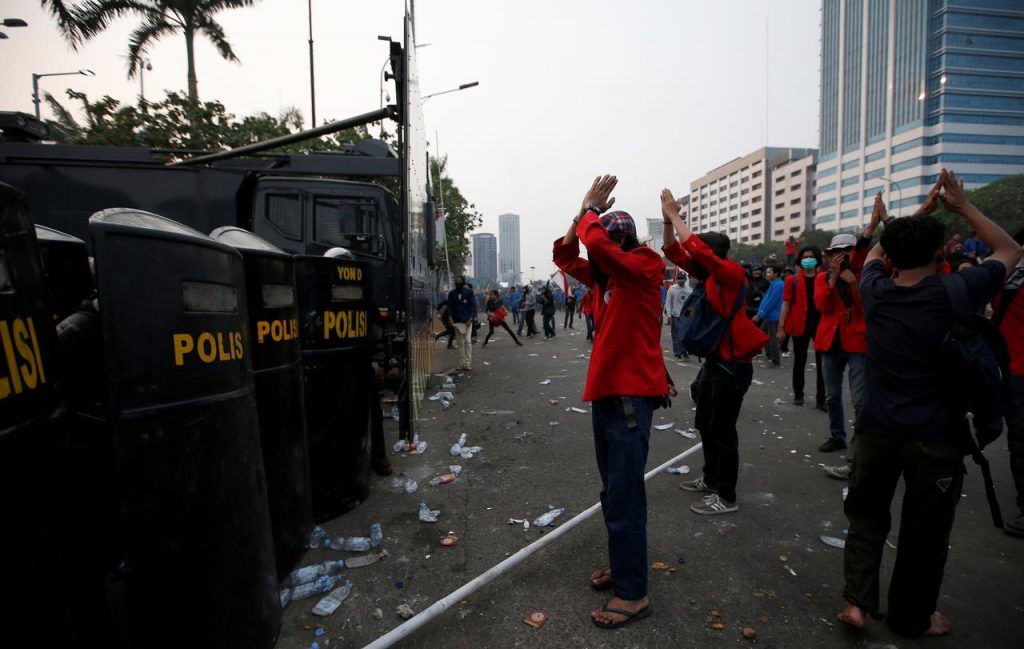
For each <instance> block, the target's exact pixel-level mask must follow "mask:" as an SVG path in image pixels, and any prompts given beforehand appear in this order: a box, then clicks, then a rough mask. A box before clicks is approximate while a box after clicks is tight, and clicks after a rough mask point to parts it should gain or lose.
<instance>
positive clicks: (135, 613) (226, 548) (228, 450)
mask: <svg viewBox="0 0 1024 649" xmlns="http://www.w3.org/2000/svg"><path fill="white" fill-rule="evenodd" d="M89 227H90V231H91V234H92V241H93V251H94V254H95V267H96V279H97V287H98V291H99V298H100V299H99V304H100V315H101V317H102V321H103V338H104V348H105V351H106V355H107V367H108V372H107V374H108V377H109V378H108V382H109V386H110V390H109V392H110V416H111V424H112V430H113V437H114V449H115V455H116V462H117V469H118V476H119V483H120V486H121V491H120V496H121V507H122V520H123V526H124V545H125V573H126V577H125V579H126V589H127V600H128V607H129V609H128V616H129V623H130V635H131V637H130V643H131V644H132V645H134V646H146V647H175V648H177V647H225V646H239V647H267V648H269V647H271V646H272V645H273V644H274V640H275V638H276V635H277V632H278V630H279V627H280V617H281V610H280V603H279V599H278V594H277V575H276V572H275V569H274V555H273V547H272V541H271V534H270V518H269V514H268V510H267V496H266V485H265V478H264V473H263V460H262V454H261V452H260V441H259V430H258V423H257V420H256V403H255V397H254V388H253V379H252V368H251V365H250V356H251V347H250V345H249V340H248V311H247V305H246V296H245V279H244V273H243V268H242V259H241V255H239V254H238V252H237V251H235V250H233V249H232V248H230V247H228V246H225V245H224V244H221V243H218V242H216V241H213V240H212V239H210V238H209V237H207V236H206V235H204V234H201V233H199V232H197V231H195V230H192V229H191V228H188V227H185V226H183V225H181V224H179V223H176V222H174V221H170V220H168V219H165V218H162V217H160V216H156V215H154V214H149V213H146V212H141V211H137V210H132V209H111V210H104V211H102V212H98V213H96V214H94V215H93V216H92V217H91V218H90V219H89Z"/></svg>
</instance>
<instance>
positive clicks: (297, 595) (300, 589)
mask: <svg viewBox="0 0 1024 649" xmlns="http://www.w3.org/2000/svg"><path fill="white" fill-rule="evenodd" d="M340 581H341V575H324V576H323V577H320V578H318V579H317V580H316V581H311V582H309V583H308V584H302V585H301V586H296V587H294V588H292V589H291V599H292V601H294V600H297V599H304V598H306V597H310V596H312V595H316V594H317V593H326V592H327V591H329V590H331V589H332V588H334V587H335V586H337V585H338V582H340Z"/></svg>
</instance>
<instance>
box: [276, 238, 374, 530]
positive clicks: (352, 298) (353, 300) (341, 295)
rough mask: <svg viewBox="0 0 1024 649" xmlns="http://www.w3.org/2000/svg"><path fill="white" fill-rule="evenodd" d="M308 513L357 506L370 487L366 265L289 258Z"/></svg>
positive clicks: (322, 514)
mask: <svg viewBox="0 0 1024 649" xmlns="http://www.w3.org/2000/svg"><path fill="white" fill-rule="evenodd" d="M295 284H296V287H297V289H298V292H299V293H298V298H299V329H300V336H301V339H302V365H303V381H304V384H305V395H306V439H307V441H308V443H309V467H310V477H311V478H312V484H313V518H314V519H315V520H317V521H323V520H327V519H329V518H333V517H335V516H338V515H339V514H342V513H344V512H346V511H348V510H350V509H352V508H353V507H355V506H356V505H358V504H359V503H360V502H361V501H362V500H363V499H364V498H365V497H366V494H367V492H368V491H369V484H370V435H369V429H370V405H371V403H372V400H373V395H374V383H373V375H372V371H371V368H370V356H371V351H372V350H371V340H370V331H369V308H370V287H371V283H370V273H369V265H367V264H365V263H363V262H358V261H354V260H347V259H334V258H330V257H314V256H308V255H297V256H296V257H295Z"/></svg>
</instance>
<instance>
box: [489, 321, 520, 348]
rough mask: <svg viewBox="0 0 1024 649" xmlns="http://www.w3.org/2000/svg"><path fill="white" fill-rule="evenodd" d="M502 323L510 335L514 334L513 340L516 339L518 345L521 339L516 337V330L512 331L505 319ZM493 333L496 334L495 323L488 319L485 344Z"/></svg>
mask: <svg viewBox="0 0 1024 649" xmlns="http://www.w3.org/2000/svg"><path fill="white" fill-rule="evenodd" d="M500 324H501V326H502V327H504V328H505V331H507V332H508V335H510V336H512V340H514V341H515V343H516V344H517V345H518V344H519V339H518V338H516V334H515V332H514V331H512V329H510V328H509V326H508V323H506V322H505V321H504V320H502V321H501V323H500ZM493 335H494V325H493V324H492V323H491V322H490V321H489V320H488V321H487V337H486V338H484V344H485V345H486V344H487V342H488V341H489V340H490V339H491V336H493Z"/></svg>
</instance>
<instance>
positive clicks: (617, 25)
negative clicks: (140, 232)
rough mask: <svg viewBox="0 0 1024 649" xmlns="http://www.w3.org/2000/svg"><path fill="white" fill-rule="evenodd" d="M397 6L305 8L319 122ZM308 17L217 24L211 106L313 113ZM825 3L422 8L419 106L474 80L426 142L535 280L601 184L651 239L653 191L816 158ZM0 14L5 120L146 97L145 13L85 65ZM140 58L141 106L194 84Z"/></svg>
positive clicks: (291, 5)
mask: <svg viewBox="0 0 1024 649" xmlns="http://www.w3.org/2000/svg"><path fill="white" fill-rule="evenodd" d="M404 4H405V2H404V0H363V1H362V2H355V1H353V0H313V20H314V25H313V39H314V43H315V54H316V81H317V88H316V91H317V117H318V120H319V121H323V120H324V119H325V118H336V119H337V118H343V117H349V116H353V115H356V114H359V113H363V112H368V111H371V110H375V109H377V108H378V107H379V105H380V95H379V87H380V86H379V79H380V72H381V66H382V65H383V63H384V61H385V59H386V58H387V51H388V50H387V44H386V43H382V42H379V41H378V40H377V35H378V34H387V35H390V36H392V37H393V38H395V39H399V40H400V39H401V36H402V11H403V7H404ZM306 6H307V3H306V1H305V0H262V2H259V3H258V4H257V6H256V7H255V8H252V9H240V10H233V11H226V12H223V13H221V14H219V16H218V20H220V22H221V24H222V25H223V26H224V29H225V32H226V34H227V37H228V40H229V41H230V42H231V43H232V45H233V46H234V49H235V53H236V54H237V55H238V58H239V59H240V60H241V64H235V63H230V62H227V61H224V60H223V59H221V58H220V57H219V56H218V55H217V53H216V51H215V50H214V49H213V47H212V46H210V45H209V44H208V43H207V42H206V41H203V40H199V41H197V42H198V47H197V71H198V72H197V74H198V77H199V93H200V96H201V97H202V98H204V99H217V100H220V101H221V102H223V103H224V104H225V105H226V106H227V109H228V110H229V112H232V113H234V114H235V115H239V116H241V115H246V114H250V113H253V112H257V111H266V112H269V113H271V114H277V113H278V112H279V111H280V110H281V109H282V108H287V107H291V106H297V107H298V108H300V109H301V110H302V111H303V114H304V115H306V116H307V119H308V115H309V58H308V56H309V54H308V44H307V40H308V23H307V13H306ZM819 7H820V3H819V2H818V1H817V0H773V1H771V2H767V1H763V2H755V1H753V0H704V1H700V2H698V1H696V0H686V1H682V0H675V1H670V0H664V1H663V0H633V1H632V2H621V1H611V0H589V1H584V0H557V1H556V0H546V1H540V0H520V1H519V2H516V3H507V2H502V3H498V2H494V1H488V0H419V1H418V2H416V21H417V40H418V42H419V43H420V44H421V45H422V44H429V45H427V46H425V47H421V48H420V49H419V51H418V56H419V70H420V78H421V92H422V93H424V94H427V93H431V92H438V91H441V90H447V89H450V88H453V87H456V86H458V85H459V84H462V83H467V82H470V81H479V82H480V85H479V86H478V87H476V88H472V89H469V90H465V91H462V92H457V93H451V94H448V95H444V96H441V97H435V98H432V99H430V100H429V101H428V102H427V103H426V104H425V106H424V112H425V116H426V124H427V131H428V133H430V134H431V138H430V139H431V140H432V145H436V144H439V145H440V150H441V153H443V154H447V155H448V156H449V167H448V168H449V172H450V174H451V176H452V177H453V179H454V180H455V182H456V183H457V184H458V185H459V187H460V189H461V190H462V192H463V194H464V195H465V196H466V197H467V198H468V199H469V200H470V201H471V202H473V203H475V204H476V206H477V209H478V210H479V211H480V212H481V213H482V214H483V216H484V224H483V227H482V228H481V229H480V230H478V231H482V232H494V233H497V231H498V215H499V214H503V213H506V212H514V213H517V214H519V215H520V216H521V217H522V218H521V223H522V251H523V259H522V268H523V271H524V272H525V273H526V274H527V275H528V274H529V268H530V266H535V267H536V273H535V274H536V276H537V277H538V278H539V277H541V275H542V273H549V272H551V271H552V270H553V268H554V266H553V264H552V263H551V242H552V240H554V238H555V237H556V236H559V235H560V234H562V233H563V232H564V231H565V228H566V227H567V225H568V223H569V220H570V219H571V218H572V216H573V215H574V214H575V212H576V211H577V210H578V209H579V205H580V201H581V200H582V198H583V194H584V193H585V190H586V189H587V187H588V186H589V184H590V182H591V181H592V180H593V177H594V176H596V175H597V174H600V173H613V174H616V175H617V176H618V177H619V179H620V181H619V188H618V190H617V191H616V194H615V195H616V197H617V200H616V203H615V206H616V208H618V209H624V210H626V211H628V212H630V213H631V214H632V215H633V216H634V218H635V219H636V220H637V223H638V229H639V231H640V235H641V236H643V235H644V234H645V232H646V225H645V222H644V219H645V218H647V217H657V216H659V200H658V194H659V192H660V190H661V188H662V187H666V186H667V187H670V188H671V189H673V191H675V192H676V194H677V195H679V194H682V193H686V192H687V191H689V183H690V181H692V180H695V179H696V178H698V177H700V176H701V175H703V174H704V173H706V172H707V171H709V170H710V169H713V168H714V167H717V166H718V165H720V164H723V163H725V162H727V161H729V160H731V159H732V158H735V157H737V156H740V155H744V154H746V153H749V152H750V151H752V150H754V149H756V148H758V147H760V146H763V145H765V144H766V143H767V144H770V145H772V146H794V147H806V146H811V147H814V146H817V139H818V135H817V133H818V118H817V115H818V80H819V72H818V70H819V67H818V56H819V51H818V49H819V46H818V38H819V33H818V32H819V18H820V16H819ZM0 17H3V18H12V17H17V18H22V19H24V20H26V21H27V22H28V23H29V26H28V27H23V28H4V29H3V31H5V32H6V33H7V35H8V36H9V38H8V39H7V40H0V61H3V64H2V65H0V98H2V100H3V101H2V103H0V107H2V109H3V110H12V109H13V110H22V111H25V112H31V111H32V102H31V90H32V73H33V72H38V73H44V72H64V71H70V70H77V69H79V68H89V69H91V70H93V71H95V72H96V76H94V77H82V76H67V77H52V78H43V79H42V80H41V81H40V87H41V90H46V91H49V92H51V93H52V94H54V95H55V96H57V97H58V98H63V97H64V90H65V89H66V88H68V87H69V86H70V87H73V88H75V89H77V90H79V91H82V92H85V93H87V94H88V95H89V97H90V98H92V99H97V98H99V97H101V96H103V95H105V94H109V95H111V96H113V97H115V98H117V99H120V100H122V101H129V102H133V101H134V100H135V98H136V95H137V93H138V92H139V83H138V80H135V81H129V80H128V79H127V78H126V63H125V61H126V58H125V52H126V50H127V45H126V43H127V39H128V34H129V33H130V31H131V29H132V28H133V27H134V26H135V25H136V24H137V20H136V19H134V18H126V19H123V20H121V21H119V22H117V23H115V24H114V25H113V26H112V28H111V29H109V30H108V31H107V32H105V33H104V34H102V35H100V36H99V37H97V38H95V39H94V40H93V41H91V42H90V43H88V44H87V45H86V46H85V47H83V48H81V49H80V50H79V51H78V52H74V51H72V50H71V49H70V48H69V47H68V46H67V45H66V43H65V42H64V41H63V40H62V39H61V38H60V36H59V35H58V33H57V30H56V27H55V24H54V22H53V20H52V19H51V18H50V16H49V15H48V14H47V13H45V12H43V11H42V10H41V9H40V2H39V0H0ZM766 25H767V30H766ZM766 31H767V34H766ZM766 40H767V47H766ZM149 58H150V60H151V61H152V65H153V70H152V71H151V72H147V73H146V75H145V86H146V96H147V97H148V98H149V99H155V98H160V97H162V96H163V90H164V89H178V90H184V88H185V87H186V72H185V48H184V40H183V38H182V37H180V36H174V37H168V38H165V39H164V40H161V41H159V43H158V44H157V45H156V46H155V47H153V48H152V50H151V51H150V55H149ZM766 77H767V79H766ZM766 96H767V97H768V101H766V100H765V98H766ZM48 113H49V111H48V109H47V108H46V106H45V105H44V106H43V115H44V117H45V116H47V114H48ZM766 113H767V122H768V123H767V136H766Z"/></svg>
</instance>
